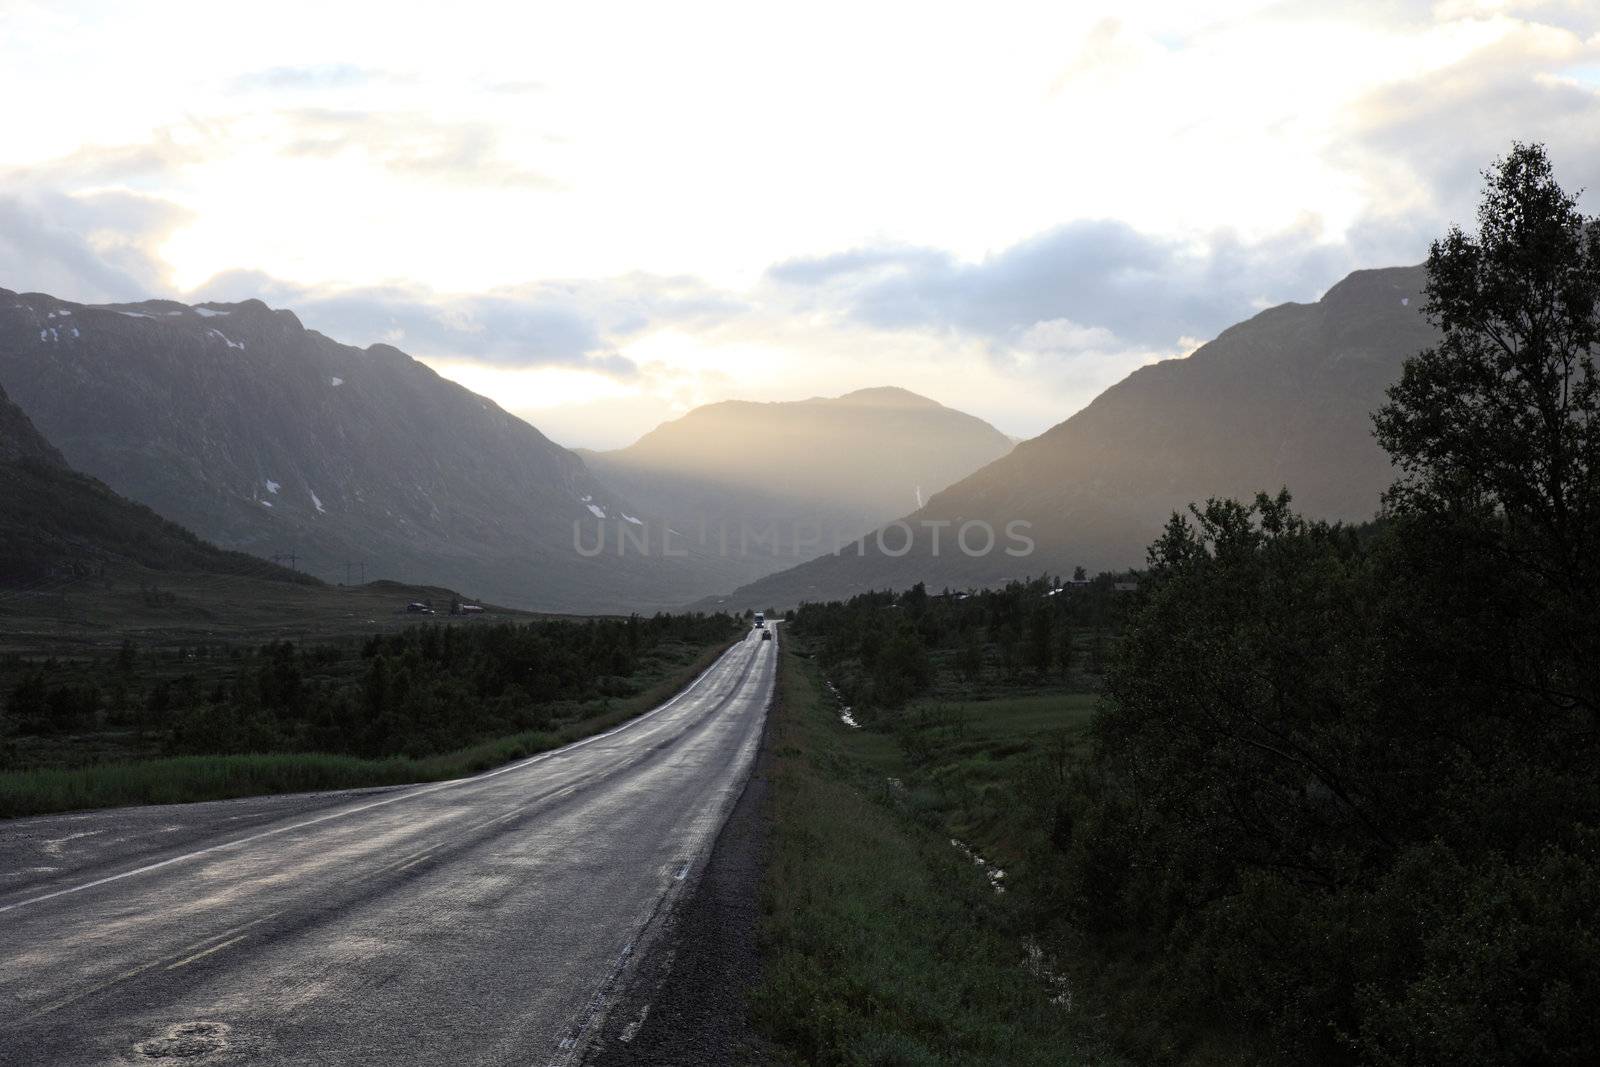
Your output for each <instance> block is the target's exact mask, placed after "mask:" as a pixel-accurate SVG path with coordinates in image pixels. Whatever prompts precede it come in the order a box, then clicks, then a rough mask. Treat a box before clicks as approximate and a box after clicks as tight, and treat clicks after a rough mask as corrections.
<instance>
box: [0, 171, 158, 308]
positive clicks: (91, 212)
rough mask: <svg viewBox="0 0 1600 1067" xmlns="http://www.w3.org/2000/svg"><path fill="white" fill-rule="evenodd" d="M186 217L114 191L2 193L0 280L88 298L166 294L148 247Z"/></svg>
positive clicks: (147, 199) (140, 297) (102, 299)
mask: <svg viewBox="0 0 1600 1067" xmlns="http://www.w3.org/2000/svg"><path fill="white" fill-rule="evenodd" d="M187 217H188V215H187V213H186V212H184V211H183V210H181V209H180V208H178V207H177V206H176V205H173V204H171V203H169V202H167V201H164V200H159V199H156V198H154V197H147V196H140V195H138V194H134V193H128V192H120V191H112V192H104V193H95V194H79V195H67V194H64V193H58V192H54V191H51V190H45V189H35V190H26V191H22V192H18V193H8V194H5V195H0V284H4V285H6V286H7V287H8V288H15V289H19V290H32V291H38V292H47V293H50V294H52V295H54V296H60V297H64V298H66V299H69V300H81V301H86V302H114V301H122V300H144V299H147V298H149V297H150V296H152V295H159V294H164V293H165V292H167V291H168V286H167V285H166V283H165V268H164V265H163V264H162V263H161V261H160V259H159V257H158V256H157V254H156V253H155V251H154V250H155V248H156V247H158V246H159V244H160V243H161V241H163V240H164V239H165V238H166V237H167V236H168V235H170V234H171V233H172V231H173V230H174V229H176V228H177V227H178V226H179V225H180V224H181V223H182V222H183V221H185V220H186V219H187Z"/></svg>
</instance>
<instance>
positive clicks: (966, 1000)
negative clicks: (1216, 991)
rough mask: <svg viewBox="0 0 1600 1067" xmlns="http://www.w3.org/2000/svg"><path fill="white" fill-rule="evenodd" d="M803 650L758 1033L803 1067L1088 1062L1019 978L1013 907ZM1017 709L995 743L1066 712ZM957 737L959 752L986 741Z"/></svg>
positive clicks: (773, 858) (1041, 996)
mask: <svg viewBox="0 0 1600 1067" xmlns="http://www.w3.org/2000/svg"><path fill="white" fill-rule="evenodd" d="M795 646H796V641H795V640H794V639H791V640H790V641H788V642H785V649H784V656H783V660H782V669H781V676H780V696H779V701H778V703H777V705H776V706H775V708H774V711H773V718H772V722H771V725H770V727H769V728H770V729H771V730H772V736H771V738H770V750H771V752H772V757H773V764H772V768H771V775H772V777H771V794H770V795H771V798H772V799H771V803H772V812H773V827H774V828H773V838H772V843H771V850H770V854H769V863H768V869H767V872H766V875H765V878H764V882H763V886H762V895H761V906H762V912H763V920H762V937H763V950H764V954H765V960H766V963H765V970H764V977H763V981H762V984H761V986H760V987H759V988H758V989H757V991H756V994H755V997H754V1005H755V1011H756V1015H757V1019H758V1022H759V1024H760V1025H761V1026H762V1027H763V1029H765V1030H766V1031H767V1033H768V1034H769V1036H771V1037H772V1038H773V1039H775V1040H776V1041H778V1042H780V1043H781V1044H783V1045H784V1046H785V1047H787V1048H788V1049H790V1050H791V1051H792V1052H793V1054H794V1055H795V1057H796V1058H797V1060H798V1061H800V1062H804V1063H808V1064H822V1065H828V1064H884V1065H888V1064H895V1065H908V1067H909V1065H934V1064H962V1065H982V1064H995V1065H999V1064H1006V1065H1028V1064H1051V1065H1061V1064H1071V1063H1075V1062H1081V1061H1082V1059H1081V1058H1080V1057H1079V1056H1077V1055H1076V1054H1075V1052H1074V1035H1073V1032H1072V1027H1071V1025H1070V1024H1071V1020H1070V1018H1069V1017H1068V1013H1067V1012H1065V1011H1063V1010H1062V1008H1061V1007H1059V1006H1058V1005H1056V1004H1053V1003H1051V999H1050V997H1051V992H1052V990H1051V989H1049V987H1048V986H1047V985H1046V983H1045V982H1044V981H1043V980H1041V979H1040V978H1039V977H1037V976H1035V975H1033V974H1030V973H1029V971H1028V970H1027V968H1026V967H1025V966H1024V959H1025V953H1024V948H1023V942H1022V937H1023V931H1022V930H1021V928H1020V925H1019V923H1018V921H1017V915H1016V914H1015V913H1014V911H1013V908H1012V905H1011V900H1010V896H1009V895H1006V896H999V895H996V894H995V893H994V892H993V890H992V889H991V888H990V886H989V884H988V882H987V881H986V880H985V878H984V877H983V875H982V874H981V872H979V871H978V870H977V869H976V868H975V867H974V866H973V864H972V863H971V862H970V861H968V860H966V859H964V858H963V857H962V856H961V855H960V854H959V853H958V852H957V851H956V850H955V849H954V848H952V847H951V844H950V841H949V834H948V833H947V832H945V831H944V830H943V829H942V828H941V823H940V816H939V814H938V813H937V812H933V811H929V810H926V808H925V807H924V806H923V804H922V803H921V801H920V799H919V794H920V793H921V790H920V789H918V788H917V787H915V786H913V785H911V784H910V783H909V778H910V777H911V776H913V775H914V772H915V771H916V767H915V765H914V764H913V763H912V762H911V761H910V760H909V758H908V756H907V755H906V753H905V751H904V748H903V746H902V744H900V743H899V742H897V741H896V739H895V738H894V737H893V736H891V735H890V734H888V733H884V732H878V731H873V730H852V729H850V728H848V727H846V726H845V725H843V724H842V723H841V722H840V721H839V719H838V716H837V714H836V710H835V708H834V707H833V705H832V702H831V700H830V699H829V698H828V696H827V695H826V693H825V691H824V690H823V688H822V686H821V683H820V679H819V676H818V673H817V669H816V666H815V664H814V663H813V662H812V661H811V660H810V659H809V658H807V657H805V656H803V655H798V654H796V652H795ZM993 703H994V704H996V705H998V704H999V702H993ZM1007 706H1008V707H1011V708H1012V709H1013V712H1014V714H1012V715H1008V716H1004V717H1002V718H1004V719H1005V720H1006V722H1007V725H1006V726H1005V727H1004V728H1003V729H1002V730H1001V731H1000V732H1001V733H1002V734H1005V733H1006V732H1007V731H1011V732H1010V733H1009V735H1008V736H1011V737H1013V738H1020V737H1022V736H1023V735H1024V734H1025V733H1026V732H1027V731H1028V730H1030V729H1034V730H1037V729H1048V728H1049V727H1050V726H1052V725H1055V724H1056V721H1057V719H1058V718H1059V717H1060V715H1061V713H1060V712H1059V711H1052V710H1051V709H1050V708H1049V707H1048V706H1047V705H1046V704H1042V703H1039V702H1036V701H1033V700H1032V699H1031V698H1027V699H1023V700H1020V701H1012V702H1007ZM1078 710H1079V711H1081V709H1078ZM1068 717H1069V718H1074V719H1081V717H1082V716H1081V714H1074V715H1071V716H1068ZM997 721H998V720H997ZM958 730H959V727H955V726H952V727H950V731H951V738H950V743H951V744H960V743H963V742H964V740H966V739H970V738H971V737H973V736H975V735H974V734H973V733H972V732H971V729H970V727H969V728H968V732H967V734H966V735H965V737H958V736H956V733H957V731H958ZM941 743H943V742H941ZM978 756H979V753H974V754H973V760H972V768H971V773H973V774H978V775H981V774H982V773H985V772H984V771H983V768H982V764H983V762H984V760H983V759H979V758H978ZM989 758H993V757H992V756H991V757H989ZM998 758H999V759H1001V760H1003V759H1005V758H1006V757H998ZM891 777H893V778H906V779H908V785H907V787H906V788H904V789H900V788H895V787H893V786H891V785H890V784H889V783H888V779H889V778H891Z"/></svg>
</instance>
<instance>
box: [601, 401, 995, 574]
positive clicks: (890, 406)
mask: <svg viewBox="0 0 1600 1067" xmlns="http://www.w3.org/2000/svg"><path fill="white" fill-rule="evenodd" d="M1010 450H1011V442H1010V441H1009V440H1008V439H1007V438H1006V436H1005V435H1004V434H1002V433H1000V431H998V430H996V429H995V428H994V427H993V426H990V425H989V424H988V423H987V422H984V421H983V420H982V419H979V418H976V417H974V416H972V415H967V414H965V413H963V412H960V411H956V410H954V409H952V408H948V407H945V406H944V405H942V404H939V403H936V402H935V401H932V400H929V399H928V398H927V397H923V396H918V395H917V394H916V393H912V392H909V391H907V390H905V389H897V388H877V389H861V390H857V391H856V392H853V393H846V394H845V395H844V396H839V397H813V398H811V399H809V400H798V401H785V402H779V403H753V402H749V401H743V400H729V401H724V402H722V403H717V404H708V405H706V406H704V407H699V408H695V409H694V410H693V411H691V412H689V413H688V414H687V415H684V416H683V417H682V418H679V419H675V420H673V421H671V422H667V423H664V424H662V425H661V426H659V427H657V428H656V429H654V430H652V431H651V432H649V433H648V434H645V435H644V436H643V437H642V438H640V439H639V440H638V441H637V442H636V443H634V444H633V445H630V446H629V447H627V448H624V449H619V450H617V451H613V452H583V453H581V454H582V455H583V457H584V459H585V460H586V461H587V462H588V464H589V466H590V467H591V469H593V470H594V472H595V474H596V475H597V476H598V477H599V478H600V479H601V480H602V481H603V482H604V483H605V484H607V485H609V486H611V487H612V488H614V489H616V490H617V491H618V492H620V493H621V494H622V495H623V496H625V497H626V498H627V499H628V500H630V501H632V502H633V503H634V504H635V505H637V506H638V507H639V508H641V509H643V510H645V511H647V512H649V513H651V514H655V515H660V516H662V517H664V519H665V520H666V521H667V522H668V524H669V525H670V526H671V527H672V528H673V529H675V530H679V531H682V532H684V533H685V534H686V535H687V536H688V537H689V539H690V540H693V541H699V542H701V543H703V544H704V545H705V546H706V547H708V548H712V549H714V550H715V553H716V555H717V556H718V557H719V558H722V559H723V560H724V561H725V565H726V566H727V568H728V572H729V576H730V577H733V578H735V581H740V580H748V579H749V578H754V577H758V576H760V575H762V574H766V573H771V572H773V571H776V570H781V569H783V568H784V567H787V566H791V565H793V563H794V562H795V561H796V560H797V559H806V558H810V557H812V556H816V555H818V554H820V553H823V552H828V551H831V550H832V549H833V548H835V547H837V546H838V545H842V544H847V543H849V542H851V541H853V540H855V539H856V538H857V537H860V536H861V535H862V534H864V533H867V532H868V531H870V530H872V529H873V528H875V527H876V526H878V525H879V524H880V523H883V522H886V521H888V520H889V519H892V518H894V517H895V516H897V515H902V514H904V513H905V512H906V511H907V510H908V509H909V508H913V507H916V506H918V505H920V504H921V503H922V502H923V501H924V500H926V499H927V498H928V497H930V496H932V495H933V494H934V493H936V492H938V491H939V490H940V489H943V488H944V487H946V486H948V485H950V484H951V483H952V482H954V481H956V480H957V479H958V478H961V477H964V476H965V475H967V474H970V473H972V472H973V471H975V470H977V469H978V468H979V467H982V466H984V465H985V464H987V463H989V462H990V461H992V460H994V459H996V458H998V457H1000V456H1003V455H1005V454H1006V453H1007V452H1009V451H1010ZM808 541H811V542H813V543H811V544H807V542H808ZM724 542H725V543H726V545H727V550H726V552H725V553H724V551H723V544H724ZM732 584H735V582H734V581H730V582H728V583H727V585H732ZM724 587H725V588H726V587H727V586H726V585H725V586H724Z"/></svg>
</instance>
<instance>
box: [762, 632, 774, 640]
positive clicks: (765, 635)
mask: <svg viewBox="0 0 1600 1067" xmlns="http://www.w3.org/2000/svg"><path fill="white" fill-rule="evenodd" d="M761 640H763V641H771V640H772V631H771V630H762V631H761Z"/></svg>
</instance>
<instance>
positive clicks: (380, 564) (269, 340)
mask: <svg viewBox="0 0 1600 1067" xmlns="http://www.w3.org/2000/svg"><path fill="white" fill-rule="evenodd" d="M0 385H3V386H4V387H5V388H6V389H7V390H9V391H10V393H11V395H12V397H13V398H14V399H15V400H16V402H17V404H18V405H19V406H20V407H21V408H22V409H23V410H24V411H26V412H28V414H29V415H30V416H31V417H32V419H33V420H34V422H35V423H36V424H37V425H38V426H39V428H40V429H41V430H42V432H43V433H44V435H45V436H46V437H47V438H48V439H49V440H50V441H51V442H52V443H53V444H54V445H55V446H56V447H58V448H59V449H60V450H61V452H62V454H63V455H64V456H65V458H66V460H67V462H69V463H70V464H71V465H72V466H73V467H75V468H77V469H78V470H81V471H83V472H85V473H87V474H89V475H92V476H94V477H96V478H99V479H101V480H102V481H104V482H105V483H106V484H107V485H109V486H110V487H111V488H112V489H114V490H115V491H117V492H118V493H121V494H123V495H125V496H128V497H130V498H132V499H134V500H137V501H139V502H141V503H144V504H146V505H148V506H149V507H151V508H152V509H154V510H155V511H157V512H158V513H160V514H161V515H163V516H165V517H167V518H169V519H172V520H173V521H175V522H178V523H180V524H182V525H183V526H186V527H188V528H189V529H191V530H193V531H195V532H196V533H198V534H199V535H200V536H202V537H204V538H205V539H207V540H210V541H214V542H216V543H217V544H219V545H222V546H224V547H227V548H233V549H239V550H242V551H246V552H250V553H252V554H254V555H256V556H261V557H266V558H274V557H276V558H280V559H291V558H292V561H293V562H294V564H295V565H296V566H298V567H299V568H300V569H303V570H309V571H311V572H312V573H315V574H318V575H320V576H322V577H324V578H330V579H344V578H345V577H346V575H347V574H348V575H351V576H354V575H356V574H362V575H364V576H365V577H368V578H371V577H380V576H381V577H388V578H395V579H399V580H402V581H410V582H429V583H432V584H435V585H448V586H453V587H456V588H468V589H472V590H474V591H475V592H478V593H481V594H482V595H484V596H486V597H489V598H491V599H494V600H497V601H498V602H501V603H505V604H509V605H512V606H521V607H530V608H537V609H542V610H550V611H612V610H621V611H626V610H635V609H649V608H654V607H661V606H667V605H670V604H674V603H681V602H683V601H684V600H688V599H690V598H692V597H694V596H696V595H700V594H703V593H704V591H705V590H706V589H708V588H715V585H714V584H708V582H709V581H710V580H711V579H710V575H711V574H712V573H713V572H710V571H707V570H705V569H704V567H702V565H701V564H702V555H703V554H695V553H691V554H690V556H689V557H688V558H678V559H671V560H666V559H663V558H661V555H660V553H659V552H657V553H655V554H647V553H644V552H639V551H636V552H632V553H627V554H620V555H619V551H618V550H608V551H606V552H604V553H600V554H595V555H584V554H581V553H580V552H578V551H576V550H575V545H574V542H575V537H576V534H575V524H577V523H595V524H598V523H600V522H602V521H604V522H609V523H611V524H613V525H619V524H621V523H622V522H623V521H624V520H623V518H622V516H623V515H625V514H627V515H632V518H630V519H628V520H627V521H628V522H630V523H632V522H637V519H638V517H637V515H636V514H634V513H632V512H630V511H629V505H627V504H626V503H625V502H624V501H623V500H622V499H621V498H619V497H617V496H615V495H613V494H612V493H610V492H608V491H607V490H606V489H605V488H604V487H602V486H601V485H600V484H599V483H598V482H597V481H596V480H595V478H594V477H593V476H592V475H591V474H590V473H589V471H588V469H587V468H586V467H585V466H584V463H583V461H582V460H581V459H579V458H578V457H577V456H576V455H574V454H573V453H572V452H570V451H568V450H567V449H564V448H562V447H560V446H559V445H556V444H555V443H553V442H552V441H550V440H549V439H548V438H546V437H545V436H544V435H543V434H541V433H540V432H539V431H538V430H536V429H534V428H533V427H532V426H530V425H528V424H527V423H525V422H523V421H522V420H521V419H518V418H516V417H514V416H512V415H510V414H508V413H507V412H505V411H503V410H501V409H500V408H499V407H498V406H496V405H495V404H494V403H492V402H491V401H489V400H487V399H485V398H483V397H481V396H478V395H476V394H474V393H471V392H468V391H467V390H466V389H464V388H462V387H461V386H459V385H456V384H455V383H453V382H450V381H447V380H445V379H443V378H441V377H439V375H437V374H436V373H434V372H433V371H432V370H431V369H429V368H428V367H426V366H424V365H423V364H421V363H419V362H417V361H415V360H413V359H412V358H411V357H409V356H407V355H406V354H405V353H403V352H401V351H400V350H398V349H396V348H393V347H391V346H389V345H386V344H375V345H372V346H370V347H368V348H365V349H362V348H356V347H352V346H350V345H345V344H340V343H338V342H335V341H333V340H331V339H329V338H327V337H324V336H323V335H321V334H319V333H317V332H315V331H312V330H308V329H306V328H305V327H303V326H302V325H301V323H300V321H299V320H298V319H297V318H296V317H295V315H294V314H293V313H292V312H290V311H285V310H273V309H270V308H268V307H267V306H266V305H265V304H263V303H261V302H260V301H258V300H247V301H244V302H242V303H237V304H221V303H209V304H200V305H196V306H193V307H189V306H186V305H183V304H180V303H175V302H172V301H164V300H150V301H145V302H143V303H137V304H115V305H100V306H89V305H83V304H74V303H70V302H67V301H63V300H58V299H56V298H54V297H51V296H47V295H43V294H38V293H28V294H17V293H14V292H11V291H9V290H4V289H0ZM586 536H587V538H588V543H590V544H593V538H594V537H595V536H597V533H596V532H595V531H593V530H591V531H589V533H588V534H587V535H586Z"/></svg>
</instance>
